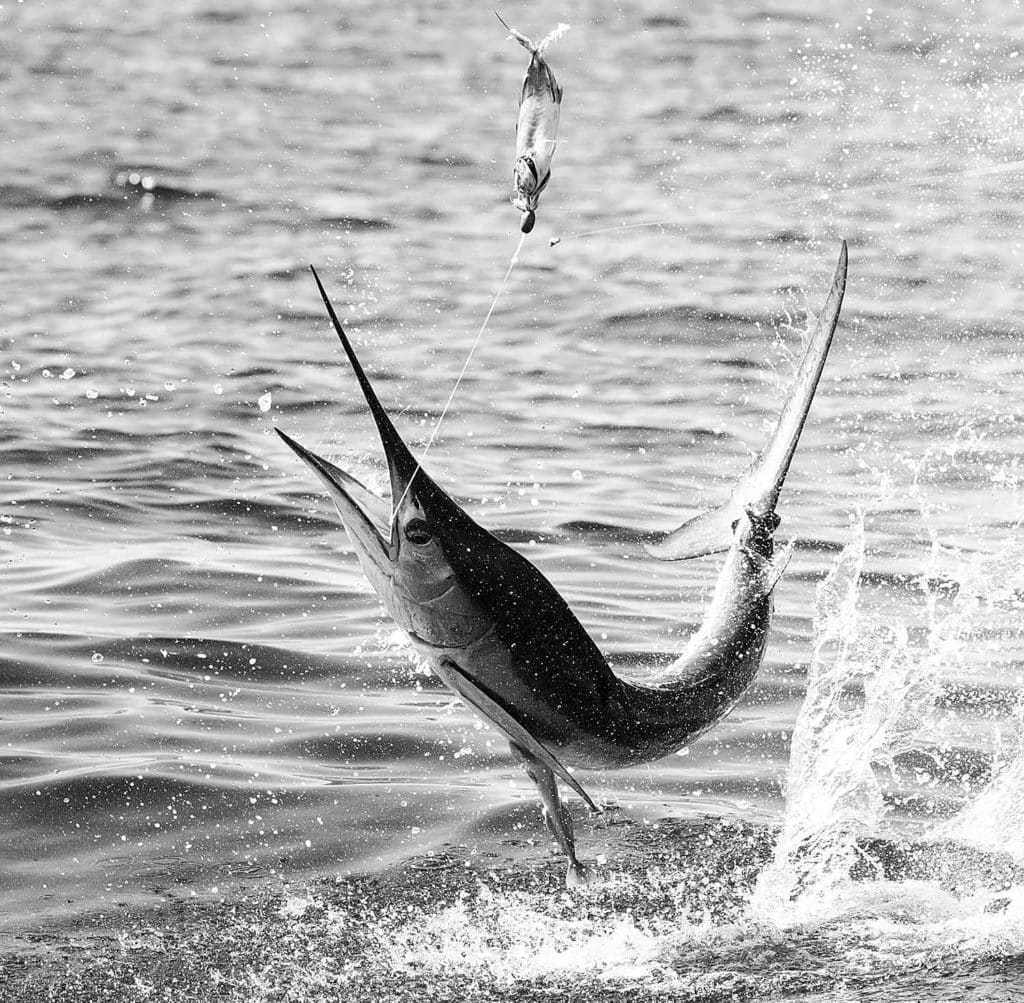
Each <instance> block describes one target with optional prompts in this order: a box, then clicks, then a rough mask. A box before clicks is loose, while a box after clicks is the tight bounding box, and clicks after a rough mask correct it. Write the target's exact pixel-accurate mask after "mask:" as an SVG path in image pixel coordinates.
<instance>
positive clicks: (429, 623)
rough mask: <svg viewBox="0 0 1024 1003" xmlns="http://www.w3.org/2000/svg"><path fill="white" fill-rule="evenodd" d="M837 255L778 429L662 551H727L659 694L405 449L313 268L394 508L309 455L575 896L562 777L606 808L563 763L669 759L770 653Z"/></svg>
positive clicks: (580, 873)
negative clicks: (788, 491)
mask: <svg viewBox="0 0 1024 1003" xmlns="http://www.w3.org/2000/svg"><path fill="white" fill-rule="evenodd" d="M846 260H847V252H846V244H845V242H844V243H843V247H842V251H841V253H840V256H839V265H838V267H837V268H836V273H835V278H834V279H833V281H832V288H831V290H830V291H829V294H828V298H827V300H826V302H825V306H824V307H823V309H822V311H821V313H820V314H819V315H818V318H817V322H816V326H815V329H814V331H813V334H812V336H811V340H810V343H809V344H808V346H807V349H806V351H805V352H804V356H803V359H802V361H801V363H800V368H799V371H798V373H797V377H796V381H795V383H794V386H793V390H792V392H791V394H790V397H789V399H788V400H787V402H786V405H785V407H784V408H783V411H782V415H781V417H780V418H779V422H778V425H777V426H776V428H775V431H774V433H773V434H772V437H771V439H770V440H769V442H768V445H767V447H766V448H765V450H764V452H763V453H762V454H761V456H760V457H759V458H758V459H757V460H756V461H755V462H754V464H753V465H752V466H751V468H750V469H749V470H748V471H747V473H746V474H745V475H744V476H743V477H742V478H741V479H740V482H739V484H738V486H737V487H736V489H735V490H734V492H733V494H732V497H731V498H730V500H729V502H727V503H726V504H725V505H724V506H722V507H721V508H720V509H717V510H715V511H713V512H710V513H706V514H704V515H701V516H698V517H697V518H696V519H693V520H690V521H689V522H687V523H684V524H683V525H682V526H680V527H679V528H678V529H677V530H675V531H674V532H672V533H668V534H665V535H664V536H661V537H659V538H657V539H656V540H654V541H652V542H651V543H650V544H649V545H648V550H649V551H650V552H651V553H652V555H653V556H655V557H658V558H661V559H664V560H677V559H681V558H686V557H696V556H699V555H702V554H710V553H715V552H718V551H722V550H728V555H727V557H726V559H725V566H724V567H723V568H722V571H721V574H720V575H719V578H718V583H717V585H716V587H715V592H714V596H713V598H712V601H711V607H710V609H709V610H708V613H707V616H706V618H705V620H704V623H703V625H702V626H701V628H700V630H699V631H698V632H697V633H696V634H695V635H694V636H693V638H692V639H691V640H690V642H689V644H688V645H687V647H686V649H685V650H684V651H683V653H682V654H681V655H680V656H679V658H678V659H677V660H676V662H675V663H674V664H673V665H672V666H671V667H670V668H669V669H668V670H666V672H665V673H664V675H663V676H662V677H660V678H659V679H658V680H657V681H656V683H655V684H654V685H651V684H648V685H640V684H638V683H634V682H629V681H627V680H625V679H621V678H619V677H618V676H616V675H615V673H614V672H612V670H611V668H610V667H609V665H608V662H607V661H606V660H605V658H604V656H603V655H602V654H601V652H600V651H599V650H598V648H597V645H596V644H595V643H594V641H593V640H592V639H591V637H590V635H589V634H588V633H587V631H586V630H585V629H584V627H583V625H582V624H581V623H580V622H579V620H577V619H576V616H575V615H574V614H573V612H572V610H571V609H569V607H568V605H567V604H566V602H565V600H564V599H563V598H562V597H561V596H560V595H559V594H558V592H557V591H556V590H555V588H554V586H552V585H551V583H550V582H549V581H548V580H547V579H546V578H545V577H544V576H543V575H542V574H541V573H540V571H538V570H537V568H535V567H534V566H533V565H532V564H531V563H530V562H529V561H528V560H527V559H526V558H525V557H523V556H522V554H520V553H518V552H517V551H515V550H513V549H512V548H511V547H509V546H507V545H506V544H504V543H502V542H501V541H500V540H498V539H497V538H495V537H494V536H492V535H491V534H490V533H489V532H488V531H487V530H486V529H484V528H483V527H482V526H480V525H478V524H477V523H476V522H475V521H474V520H473V519H472V518H471V517H470V516H469V515H468V514H467V513H466V512H465V511H464V510H463V509H462V507H461V506H460V505H458V504H457V503H456V502H455V501H453V500H452V498H450V497H449V496H448V494H447V493H446V492H445V491H444V490H443V489H442V488H440V487H439V486H438V485H437V484H436V483H435V482H434V481H433V479H432V478H430V477H429V476H428V475H427V473H426V472H425V471H424V470H423V469H422V468H421V467H420V465H419V463H418V462H417V460H416V459H415V457H414V456H413V455H412V453H411V452H410V451H409V449H408V447H407V446H406V445H405V443H404V442H403V441H402V438H401V436H400V435H399V434H398V432H397V431H396V429H395V426H394V425H393V424H392V422H391V419H390V418H389V417H388V415H387V412H386V411H385V410H384V408H383V407H382V405H381V403H380V401H379V400H378V398H377V395H376V393H375V392H374V389H373V387H372V386H371V384H370V381H369V379H368V378H367V376H366V373H365V372H364V371H363V368H362V366H361V365H360V364H359V360H358V359H357V358H356V355H355V352H354V351H353V349H352V345H351V343H350V342H349V340H348V337H347V336H346V334H345V331H344V330H343V329H342V326H341V324H340V323H339V321H338V317H337V315H336V313H335V311H334V307H333V306H332V305H331V302H330V299H329V298H328V296H327V293H326V291H325V290H324V287H323V285H322V284H321V282H320V277H319V276H318V275H317V274H316V271H315V269H314V270H313V276H314V278H315V279H316V283H317V287H318V288H319V290H320V295H321V297H322V298H323V301H324V305H325V306H326V307H327V312H328V314H329V316H330V318H331V322H332V323H333V325H334V329H335V331H336V332H337V334H338V337H339V338H340V339H341V344H342V347H343V348H344V350H345V354H346V355H347V356H348V360H349V362H350V363H351V365H352V368H353V369H354V370H355V374H356V379H357V380H358V381H359V385H360V388H361V389H362V392H363V396H364V397H365V398H366V403H367V404H368V405H369V408H370V413H371V414H372V416H373V419H374V422H375V423H376V425H377V431H378V433H379V434H380V439H381V444H382V445H383V447H384V454H385V457H386V459H387V464H388V472H389V475H390V480H391V499H392V504H391V505H388V504H387V502H386V501H385V500H384V499H382V498H380V497H378V496H377V495H376V494H374V493H373V492H371V491H370V490H368V489H367V488H366V487H364V486H363V485H362V484H361V483H360V482H359V481H358V480H356V479H355V478H354V477H351V476H350V475H349V474H347V473H345V472H344V471H343V470H341V469H339V468H338V467H336V466H335V465H334V464H333V463H330V462H329V461H327V460H325V459H323V458H322V457H320V456H317V455H316V454H315V453H313V452H311V451H310V450H308V449H306V448H305V447H304V446H301V445H299V443H297V442H295V441H294V440H293V439H291V438H290V437H289V436H287V435H285V433H284V432H281V431H280V429H278V434H279V435H280V436H281V438H282V439H284V441H285V442H286V443H287V444H288V445H289V446H290V447H291V448H292V449H293V450H294V451H295V453H297V454H298V456H299V457H300V458H301V459H302V460H304V461H305V462H306V463H307V464H308V465H309V466H310V467H311V468H312V470H313V472H314V473H315V474H316V475H317V476H318V477H319V478H320V480H321V481H322V482H323V484H324V486H325V487H326V488H327V491H328V493H329V494H330V496H331V498H332V499H333V501H334V504H335V505H336V506H337V509H338V513H339V515H340V516H341V521H342V523H343V524H344V526H345V529H346V530H347V531H348V535H349V538H350V540H351V541H352V546H353V548H354V549H355V551H356V554H357V556H358V558H359V562H360V564H361V565H362V567H363V570H364V571H365V572H366V575H367V577H368V578H369V580H370V583H371V584H372V585H373V587H374V589H375V590H376V591H377V594H378V595H379V596H380V598H381V600H382V602H383V603H384V605H385V607H386V608H387V610H388V612H389V613H390V614H391V616H392V617H393V618H394V620H395V622H396V623H397V624H398V625H399V626H400V627H401V628H402V629H403V630H404V631H405V632H406V633H407V634H408V635H409V638H410V640H411V641H412V644H413V647H414V648H415V649H416V650H417V652H419V654H420V655H421V656H422V657H424V658H425V659H426V660H427V661H428V662H429V664H430V666H431V668H432V669H433V671H434V672H435V673H436V674H437V675H438V676H439V677H440V678H441V679H442V680H443V682H444V683H445V684H446V685H447V686H448V687H449V688H450V689H451V690H453V691H454V692H455V693H456V694H457V695H458V696H459V697H461V698H462V699H463V700H464V701H465V702H466V703H467V704H469V705H470V706H471V707H472V708H474V709H475V710H476V711H477V712H478V713H479V714H480V715H482V716H483V717H484V718H486V719H487V720H488V721H490V722H491V724H492V725H494V726H495V727H496V728H497V729H498V730H499V731H500V732H502V733H503V734H504V735H505V737H506V738H507V739H508V741H509V743H510V746H511V748H512V752H513V754H514V755H515V756H516V757H517V758H518V759H520V760H521V761H522V763H523V765H524V767H525V768H526V771H527V773H528V774H529V776H530V777H531V778H532V780H533V781H534V783H535V784H536V785H537V789H538V791H539V793H540V798H541V803H542V805H543V813H544V819H545V821H546V823H547V826H548V828H549V829H550V831H551V834H552V835H553V836H554V838H555V840H556V841H557V843H558V845H559V846H560V847H561V849H562V852H563V853H564V854H565V856H566V858H567V859H568V871H567V874H566V884H567V885H569V886H572V885H576V884H579V883H581V882H582V881H584V880H585V871H584V868H583V865H582V864H580V862H579V860H578V859H577V857H576V850H575V844H574V839H573V827H572V818H571V816H570V815H569V812H568V810H567V809H566V808H565V807H564V806H563V805H562V803H561V800H560V798H559V793H558V784H557V780H561V781H563V783H565V784H567V785H568V786H569V787H571V788H572V789H573V790H574V791H575V792H576V793H577V794H578V795H579V796H580V797H581V798H582V799H583V800H584V802H585V803H586V804H587V806H588V807H589V808H590V809H591V810H593V811H596V810H597V807H596V806H595V804H594V802H593V801H592V800H591V798H590V796H589V795H588V794H587V793H586V791H585V790H584V789H583V787H582V786H581V785H580V783H579V781H578V780H577V779H576V778H575V777H574V776H573V775H572V774H571V773H570V772H569V771H568V769H567V767H569V766H573V767H582V768H584V769H606V768H609V767H622V766H629V765H633V764H637V763H644V762H648V761H650V760H655V759H659V758H661V757H662V756H665V755H667V754H669V753H671V752H673V751H675V750H677V749H679V748H680V747H681V746H683V745H685V744H686V743H687V742H689V741H691V740H692V739H693V738H694V737H695V736H696V735H698V734H700V733H701V732H703V731H706V730H707V729H708V728H710V727H711V726H712V725H713V724H715V723H716V722H717V721H719V720H721V719H722V717H724V716H725V715H726V714H727V713H728V712H729V710H730V709H731V708H732V706H733V705H734V704H735V703H736V701H737V700H738V699H739V697H740V695H741V694H742V693H743V691H744V690H745V689H746V688H747V686H748V684H749V683H750V682H751V680H752V679H753V678H754V675H755V673H756V672H757V669H758V667H759V666H760V664H761V659H762V657H763V656H764V650H765V645H766V643H767V639H768V627H769V623H770V620H771V610H772V598H771V597H772V590H773V588H774V587H775V584H776V582H777V581H778V579H779V576H780V575H781V573H782V570H783V566H784V565H783V564H782V563H780V561H779V560H778V557H777V556H776V555H775V553H774V544H773V534H774V531H775V529H776V528H777V527H778V524H779V519H778V516H777V515H776V514H775V506H776V503H777V501H778V497H779V492H780V490H781V488H782V482H783V480H784V479H785V476H786V473H787V471H788V470H789V465H790V462H791V460H792V458H793V453H794V451H795V450H796V445H797V441H798V439H799V437H800V432H801V429H802V428H803V425H804V421H805V419H806V417H807V412H808V409H809V407H810V404H811V400H812V399H813V397H814V391H815V388H816V387H817V385H818V379H819V377H820V376H821V371H822V367H823V366H824V364H825V357H826V356H827V354H828V350H829V346H830V345H831V343H832V336H833V333H834V332H835V329H836V324H837V321H838V318H839V309H840V307H841V305H842V301H843V292H844V289H845V286H846Z"/></svg>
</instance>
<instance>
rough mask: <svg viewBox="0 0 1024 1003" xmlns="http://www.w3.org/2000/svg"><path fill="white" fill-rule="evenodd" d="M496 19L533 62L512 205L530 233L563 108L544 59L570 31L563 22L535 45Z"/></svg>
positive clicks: (522, 99)
mask: <svg viewBox="0 0 1024 1003" xmlns="http://www.w3.org/2000/svg"><path fill="white" fill-rule="evenodd" d="M497 18H498V20H499V21H501V23H502V24H503V25H504V26H505V28H506V29H507V30H508V33H509V34H510V35H511V36H512V37H513V38H514V39H515V40H516V41H517V42H518V43H519V44H520V45H521V46H522V47H523V48H524V49H526V51H527V52H529V53H530V65H529V66H528V67H527V68H526V76H525V77H524V78H523V89H522V91H521V93H520V95H519V119H518V121H517V122H516V162H515V166H514V167H513V168H512V186H513V192H512V204H513V205H514V206H515V207H516V208H517V209H518V210H519V211H520V212H521V213H522V214H523V216H522V221H521V223H520V229H521V230H522V231H523V233H529V232H530V231H531V230H532V229H533V225H534V223H535V222H536V219H537V215H536V214H537V204H538V202H539V201H540V196H541V192H543V191H544V189H545V188H546V187H547V183H548V181H550V180H551V158H552V157H553V156H554V155H555V146H556V144H557V142H558V118H559V115H560V114H561V111H562V88H561V86H560V85H559V83H558V81H557V80H556V79H555V75H554V73H552V72H551V67H550V66H549V65H548V62H547V60H546V59H545V58H544V52H545V50H546V49H547V47H548V46H549V45H550V44H551V43H552V42H553V41H554V40H555V39H556V38H558V37H559V36H560V35H561V34H562V33H563V32H565V31H567V30H568V25H565V24H560V25H559V26H558V27H557V28H556V29H555V30H554V31H553V32H551V33H550V34H549V35H547V36H546V37H545V38H544V39H543V40H542V41H541V42H540V44H539V45H535V44H534V43H533V42H532V41H530V39H528V38H527V37H526V36H525V35H523V34H521V33H520V32H518V31H516V30H515V29H514V28H510V27H509V26H508V25H507V24H505V21H504V20H503V19H502V17H501V15H500V14H498V15H497Z"/></svg>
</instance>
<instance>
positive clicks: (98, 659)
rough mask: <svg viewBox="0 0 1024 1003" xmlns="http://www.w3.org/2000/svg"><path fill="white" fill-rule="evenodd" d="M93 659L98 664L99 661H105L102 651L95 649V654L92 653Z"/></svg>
mask: <svg viewBox="0 0 1024 1003" xmlns="http://www.w3.org/2000/svg"><path fill="white" fill-rule="evenodd" d="M92 660H93V661H94V662H95V663H96V664H97V665H99V663H100V662H102V661H103V656H102V655H101V654H100V653H99V652H98V651H94V652H93V655H92Z"/></svg>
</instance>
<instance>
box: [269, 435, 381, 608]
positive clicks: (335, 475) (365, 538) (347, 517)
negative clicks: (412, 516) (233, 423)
mask: <svg viewBox="0 0 1024 1003" xmlns="http://www.w3.org/2000/svg"><path fill="white" fill-rule="evenodd" d="M276 431H277V434H278V435H279V436H280V437H281V438H282V439H283V440H284V441H285V443H286V444H287V445H288V447H289V448H290V449H291V450H292V452H293V453H295V455H296V456H298V457H299V459H301V460H302V461H303V463H305V464H306V465H307V466H308V467H309V468H310V470H312V471H313V473H315V474H316V475H317V477H318V478H320V481H321V482H322V483H323V485H324V487H325V488H327V493H328V494H329V495H330V496H331V500H332V501H333V502H334V505H335V507H336V508H337V510H338V515H339V516H341V521H342V523H343V524H344V526H345V529H346V531H347V532H348V536H349V539H350V540H351V541H352V546H353V548H354V549H355V551H356V554H357V555H358V557H359V563H360V564H361V565H362V566H363V569H364V570H365V571H366V574H367V577H368V578H370V581H371V584H372V585H373V586H374V588H376V589H377V591H378V593H379V592H380V591H381V590H380V585H381V584H382V579H386V580H390V579H391V576H392V563H391V555H390V551H389V548H388V546H387V544H385V542H384V540H383V539H382V538H381V535H380V533H378V532H377V528H376V527H375V526H374V524H373V520H372V519H371V518H370V515H369V514H368V513H367V512H365V511H364V510H363V508H362V507H361V506H360V505H359V503H358V502H356V500H355V499H354V498H353V497H352V495H350V494H349V492H348V490H347V489H346V487H345V484H344V482H343V481H342V479H341V476H339V475H341V474H342V471H340V470H338V468H337V467H335V466H334V464H333V463H330V462H329V461H327V460H325V459H324V458H323V457H322V456H317V454H316V453H314V452H313V451H312V450H310V449H306V447H305V446H303V445H300V444H299V443H298V442H296V441H295V440H294V439H293V438H291V436H288V435H286V434H285V433H284V432H282V431H281V430H280V429H277V430H276Z"/></svg>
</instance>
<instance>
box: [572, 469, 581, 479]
mask: <svg viewBox="0 0 1024 1003" xmlns="http://www.w3.org/2000/svg"><path fill="white" fill-rule="evenodd" d="M572 479H573V480H574V481H582V480H583V471H582V470H574V471H573V472H572Z"/></svg>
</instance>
